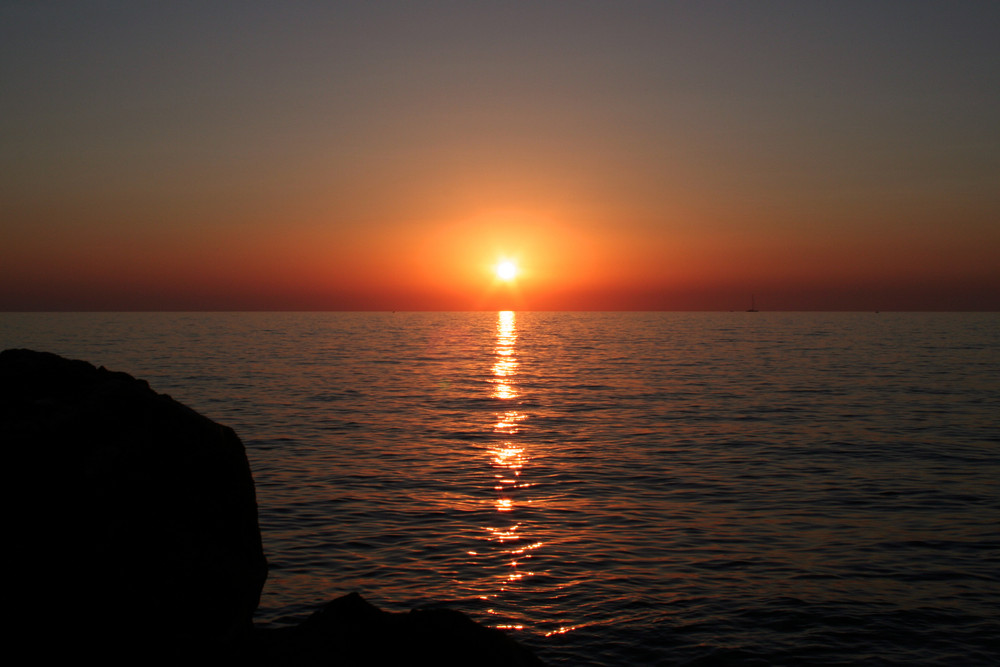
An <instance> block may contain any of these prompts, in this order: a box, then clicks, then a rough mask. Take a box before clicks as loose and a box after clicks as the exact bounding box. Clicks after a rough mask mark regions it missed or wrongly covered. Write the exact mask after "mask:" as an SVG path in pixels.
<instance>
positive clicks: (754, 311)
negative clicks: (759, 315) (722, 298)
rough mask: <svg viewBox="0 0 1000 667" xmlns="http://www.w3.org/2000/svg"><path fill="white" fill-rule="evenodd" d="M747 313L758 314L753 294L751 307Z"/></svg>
mask: <svg viewBox="0 0 1000 667" xmlns="http://www.w3.org/2000/svg"><path fill="white" fill-rule="evenodd" d="M747 312H748V313H756V312H758V311H757V306H756V305H755V304H754V295H753V294H751V295H750V307H749V308H747Z"/></svg>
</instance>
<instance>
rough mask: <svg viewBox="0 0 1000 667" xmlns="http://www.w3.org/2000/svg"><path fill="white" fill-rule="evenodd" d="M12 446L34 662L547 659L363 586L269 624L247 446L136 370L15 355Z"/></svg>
mask: <svg viewBox="0 0 1000 667" xmlns="http://www.w3.org/2000/svg"><path fill="white" fill-rule="evenodd" d="M0 446H2V447H3V450H2V451H3V453H4V456H5V461H6V466H7V467H6V468H5V469H4V472H5V478H6V479H5V486H6V489H7V491H8V493H7V496H8V497H9V498H10V499H11V500H10V501H9V502H8V504H7V507H8V510H7V513H8V514H7V518H8V521H7V523H8V530H7V531H5V532H6V537H7V539H6V540H5V542H6V544H7V545H8V546H7V547H6V556H7V558H6V563H7V572H6V574H7V577H8V580H9V581H11V582H12V585H10V586H9V587H8V590H9V591H10V593H11V594H10V595H9V596H7V597H6V599H5V601H6V602H7V605H6V606H7V609H8V612H11V611H12V612H13V613H14V616H15V617H16V619H17V620H16V621H15V622H13V623H8V626H7V630H8V632H7V635H8V636H9V637H11V638H12V646H14V647H16V648H17V649H20V650H21V651H23V650H27V651H28V653H27V655H28V656H29V659H28V660H27V661H28V662H32V663H35V662H38V663H43V664H46V663H49V662H54V661H59V662H73V663H86V662H88V661H89V660H90V659H97V660H98V661H99V662H100V663H101V664H145V665H149V664H247V665H259V666H260V667H270V666H272V665H273V666H275V667H278V666H281V667H313V666H318V665H342V666H344V667H355V666H360V665H367V666H371V665H402V664H408V665H442V666H449V665H455V666H458V665H462V666H466V665H482V666H484V667H489V666H494V665H495V666H497V667H500V666H506V665H511V666H514V665H540V664H541V663H540V662H539V661H538V660H537V658H535V657H534V656H533V655H532V654H531V653H530V652H529V651H528V650H527V649H525V648H523V647H521V646H520V645H519V644H517V643H516V642H514V641H513V640H512V639H510V638H508V637H507V636H506V635H504V634H503V633H501V632H499V631H496V630H491V629H488V628H485V627H483V626H480V625H478V624H476V623H475V622H473V621H472V620H471V619H469V618H468V617H467V616H465V615H464V614H461V613H459V612H454V611H449V610H442V609H427V610H415V611H412V612H410V613H408V614H390V613H386V612H383V611H380V610H379V609H377V608H376V607H374V606H372V605H370V604H368V603H367V602H365V601H364V600H362V599H361V598H360V596H358V595H356V594H352V595H348V596H345V597H342V598H338V599H337V600H334V601H333V602H331V603H329V604H328V605H327V606H326V607H324V608H323V609H322V610H320V611H318V612H316V613H315V614H314V615H313V616H311V617H310V618H309V619H307V620H306V621H305V622H303V623H302V624H301V625H300V626H298V627H295V628H288V629H282V630H269V631H264V630H254V629H253V626H252V619H251V617H252V614H253V612H254V610H255V609H256V606H257V603H258V601H259V598H260V592H261V589H262V587H263V584H264V579H265V577H266V573H267V563H266V561H265V559H264V554H263V550H262V547H261V537H260V530H259V528H258V524H257V503H256V497H255V491H254V484H253V478H252V476H251V473H250V467H249V465H248V463H247V458H246V453H245V451H244V448H243V444H242V443H241V442H240V440H239V438H238V437H237V436H236V434H235V433H234V432H233V431H232V430H231V429H229V428H227V427H224V426H220V425H218V424H216V423H215V422H213V421H211V420H209V419H206V418H205V417H202V416H201V415H199V414H197V413H196V412H194V411H193V410H190V409H189V408H186V407H185V406H183V405H181V404H180V403H177V402H176V401H174V400H173V399H171V398H170V397H169V396H165V395H162V394H157V393H156V392H154V391H153V390H152V389H150V388H149V385H148V384H147V383H146V382H144V381H142V380H136V379H135V378H133V377H131V376H130V375H127V374H125V373H118V372H112V371H108V370H105V369H104V368H95V367H94V366H92V365H91V364H88V363H86V362H83V361H73V360H68V359H64V358H62V357H59V356H56V355H54V354H48V353H43V352H33V351H31V350H5V351H3V352H2V353H0ZM11 652H12V654H16V653H18V652H19V651H11Z"/></svg>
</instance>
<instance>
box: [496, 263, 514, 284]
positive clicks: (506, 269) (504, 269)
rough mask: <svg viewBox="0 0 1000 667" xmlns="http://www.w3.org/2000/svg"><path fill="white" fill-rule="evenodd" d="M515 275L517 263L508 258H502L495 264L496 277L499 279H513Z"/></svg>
mask: <svg viewBox="0 0 1000 667" xmlns="http://www.w3.org/2000/svg"><path fill="white" fill-rule="evenodd" d="M515 276H517V264H515V263H514V262H511V261H509V260H504V261H502V262H500V263H499V264H497V278H499V279H500V280H513V279H514V278H515Z"/></svg>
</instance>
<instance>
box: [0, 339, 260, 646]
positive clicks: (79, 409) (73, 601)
mask: <svg viewBox="0 0 1000 667" xmlns="http://www.w3.org/2000/svg"><path fill="white" fill-rule="evenodd" d="M0 443H3V451H4V454H5V457H6V461H7V465H8V466H9V467H8V468H7V470H6V472H7V476H8V479H9V487H12V488H13V489H15V490H16V492H15V494H14V496H13V497H14V499H15V504H14V506H13V508H12V514H13V517H12V518H13V519H14V522H15V526H16V528H15V531H14V534H13V535H12V536H9V537H12V538H13V539H9V540H8V544H10V545H11V546H9V547H8V548H7V554H8V563H10V565H11V567H12V573H13V575H14V576H15V577H24V576H25V575H27V578H26V579H24V578H21V579H20V580H19V583H20V584H22V589H23V590H22V591H19V592H21V593H22V594H23V596H24V599H23V600H21V601H20V602H21V604H20V605H19V607H18V608H17V609H15V611H16V612H17V613H18V614H19V615H20V616H21V618H22V621H23V623H22V627H21V628H20V629H21V631H22V632H26V633H31V632H32V631H33V630H39V629H41V628H42V626H44V625H45V624H52V623H53V621H54V620H55V618H56V617H61V618H59V624H60V627H58V628H56V627H48V628H45V629H46V632H47V633H51V634H52V636H51V637H50V638H49V639H48V641H44V642H39V643H38V644H36V646H35V648H36V650H37V651H38V653H37V654H36V655H38V657H44V656H45V655H46V654H49V655H51V656H52V657H58V654H63V655H73V654H77V653H81V654H88V653H93V654H97V655H107V656H110V657H112V658H116V659H121V660H128V659H129V657H130V656H136V662H135V664H143V663H144V662H146V661H147V659H148V658H147V657H145V656H147V655H148V653H149V650H150V648H151V647H156V648H155V650H154V655H158V656H161V657H165V656H167V655H173V656H180V655H190V654H192V653H204V652H205V651H210V650H214V649H216V648H218V647H223V646H227V645H234V644H238V643H241V642H243V641H244V640H245V638H246V637H247V636H248V635H249V634H250V632H251V630H252V615H253V612H254V610H255V609H256V607H257V603H258V601H259V598H260V592H261V589H262V587H263V585H264V579H265V577H266V576H267V563H266V561H265V559H264V553H263V549H262V547H261V539H260V530H259V528H258V525H257V502H256V496H255V491H254V484H253V478H252V477H251V474H250V466H249V464H248V463H247V458H246V453H245V451H244V449H243V444H242V443H241V442H240V440H239V438H238V437H237V436H236V434H235V433H234V432H233V431H232V429H229V428H226V427H223V426H220V425H218V424H216V423H214V422H212V421H211V420H209V419H206V418H205V417H202V416H201V415H199V414H197V413H196V412H194V411H193V410H190V409H188V408H186V407H184V406H183V405H181V404H180V403H178V402H176V401H174V400H173V399H171V398H170V397H169V396H165V395H161V394H157V393H156V392H154V391H153V390H151V389H150V388H149V385H148V384H147V383H146V382H144V381H141V380H136V379H134V378H133V377H131V376H130V375H127V374H125V373H114V372H111V371H108V370H105V369H104V368H100V369H98V368H94V366H92V365H90V364H88V363H86V362H83V361H71V360H67V359H63V358H62V357H58V356H56V355H53V354H47V353H39V352H32V351H30V350H6V351H4V352H2V353H0ZM10 574H11V572H9V573H8V576H10ZM135 651H141V655H143V656H144V657H143V658H142V659H139V658H138V655H137V654H136V653H135ZM40 662H47V661H42V660H40Z"/></svg>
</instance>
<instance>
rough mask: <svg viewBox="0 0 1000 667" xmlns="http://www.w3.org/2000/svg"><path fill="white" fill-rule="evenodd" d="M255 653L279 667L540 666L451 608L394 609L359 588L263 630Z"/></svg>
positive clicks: (506, 639) (521, 650)
mask: <svg viewBox="0 0 1000 667" xmlns="http://www.w3.org/2000/svg"><path fill="white" fill-rule="evenodd" d="M255 655H256V656H258V659H259V660H261V664H267V665H280V666H281V667H320V666H327V665H338V666H342V667H364V666H367V665H436V666H439V667H471V666H477V667H508V666H511V667H512V666H514V665H517V666H519V667H522V666H523V667H534V666H539V667H540V666H541V664H542V663H541V662H540V661H539V660H538V659H537V658H536V657H535V656H534V654H533V653H531V652H530V651H529V650H527V649H526V648H524V647H523V646H521V645H520V644H518V643H517V642H515V641H514V640H513V639H511V638H510V637H508V636H507V635H505V634H504V633H502V632H500V631H499V630H493V629H491V628H486V627H484V626H482V625H479V624H478V623H476V622H475V621H473V620H472V619H471V618H469V617H468V616H466V615H465V614H462V613H461V612H457V611H453V610H450V609H414V610H413V611H410V612H408V613H401V614H393V613H388V612H385V611H382V610H380V609H378V608H377V607H375V606H373V605H371V604H369V603H368V602H366V601H365V600H363V599H362V598H361V596H360V595H358V594H357V593H351V594H350V595H345V596H344V597H341V598H337V599H336V600H334V601H332V602H330V603H328V604H327V605H326V606H325V607H323V609H321V610H319V611H317V612H316V613H315V614H313V615H312V616H310V617H309V618H308V619H306V620H305V621H304V622H303V623H302V624H300V625H299V626H297V627H294V628H289V629H287V630H279V631H271V632H270V633H262V634H261V635H260V636H259V637H258V641H257V651H256V652H255Z"/></svg>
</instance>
